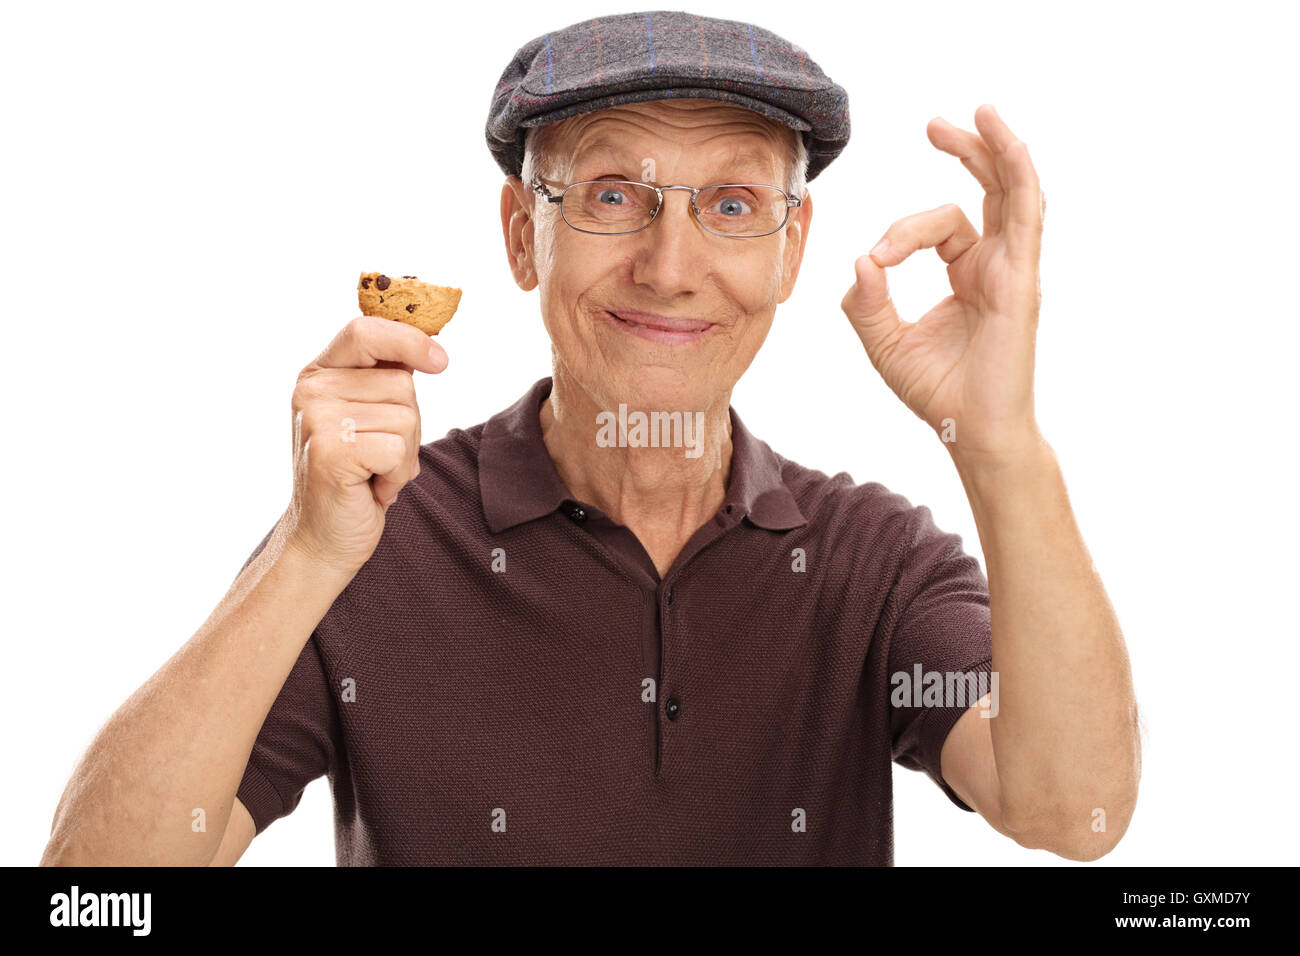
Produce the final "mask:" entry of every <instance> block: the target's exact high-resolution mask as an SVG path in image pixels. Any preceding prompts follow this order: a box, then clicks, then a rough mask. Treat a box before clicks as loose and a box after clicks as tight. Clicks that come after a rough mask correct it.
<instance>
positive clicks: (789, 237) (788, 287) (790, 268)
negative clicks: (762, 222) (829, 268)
mask: <svg viewBox="0 0 1300 956" xmlns="http://www.w3.org/2000/svg"><path fill="white" fill-rule="evenodd" d="M812 205H813V204H812V193H811V192H809V191H808V190H807V189H806V188H805V189H804V191H803V205H801V206H795V207H794V208H793V209H791V210H790V212H791V215H790V221H789V222H787V223H786V224H785V229H784V234H785V249H784V251H783V253H782V257H783V258H782V261H781V296H780V298H778V299H777V300H776V301H777V303H778V304H779V303H781V302H784V301H785V300H786V299H788V298H790V294H791V293H792V292H794V282H795V280H796V279H797V278H799V266H800V265H801V264H802V263H803V250H804V246H805V245H806V244H807V242H808V230H809V229H810V228H811V227H812V213H813V209H812Z"/></svg>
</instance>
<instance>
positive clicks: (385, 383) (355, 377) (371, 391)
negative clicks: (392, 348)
mask: <svg viewBox="0 0 1300 956" xmlns="http://www.w3.org/2000/svg"><path fill="white" fill-rule="evenodd" d="M302 392H303V397H304V398H305V399H306V400H321V401H325V400H331V399H334V400H339V401H345V402H388V403H392V404H396V405H410V406H411V407H412V408H415V407H417V405H416V395H415V380H414V379H413V378H412V377H411V373H410V372H409V371H407V370H405V369H400V368H391V369H390V368H315V367H313V368H309V369H308V370H307V371H306V372H305V373H304V375H303V379H302Z"/></svg>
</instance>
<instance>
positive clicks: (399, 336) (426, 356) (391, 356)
mask: <svg viewBox="0 0 1300 956" xmlns="http://www.w3.org/2000/svg"><path fill="white" fill-rule="evenodd" d="M315 364H316V365H319V366H321V367H322V368H374V367H379V368H404V369H406V370H408V371H413V370H415V369H420V370H421V371H425V372H441V371H442V370H443V369H444V368H446V367H447V353H446V352H445V351H444V350H443V348H442V346H441V345H439V344H438V343H437V342H434V341H433V340H432V339H431V338H430V337H429V336H427V335H425V334H424V333H423V332H421V331H420V330H419V329H417V328H416V327H415V326H413V325H407V324H406V323H405V322H395V321H393V320H392V319H381V318H379V317H378V316H373V315H359V316H357V317H356V318H354V319H353V320H352V321H351V322H349V323H348V324H347V325H345V326H344V327H343V328H342V330H340V332H339V333H338V335H336V336H335V337H334V340H333V341H332V342H330V344H329V345H328V346H326V347H325V350H324V351H323V352H321V354H320V355H319V356H318V357H317V359H316V362H315Z"/></svg>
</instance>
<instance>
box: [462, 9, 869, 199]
mask: <svg viewBox="0 0 1300 956" xmlns="http://www.w3.org/2000/svg"><path fill="white" fill-rule="evenodd" d="M674 96H677V97H702V98H707V99H715V100H722V101H723V102H726V103H734V104H736V105H737V106H743V107H746V108H748V109H751V110H754V111H755V112H758V113H762V114H763V115H764V116H767V117H769V118H770V119H773V120H776V121H777V122H778V123H782V124H784V125H786V126H789V127H790V128H791V129H794V130H797V131H798V132H799V133H800V134H802V136H803V139H804V144H805V145H806V146H807V147H808V180H809V181H811V180H812V179H813V178H815V177H816V176H817V174H818V173H820V172H821V171H822V170H823V169H825V168H826V167H827V166H828V165H830V162H831V160H833V159H834V158H835V157H836V156H838V155H839V154H840V152H841V151H842V150H843V149H844V147H845V146H846V145H847V144H848V141H849V96H848V93H847V92H846V91H845V89H844V87H842V86H839V85H837V84H835V83H834V82H832V81H831V79H830V77H828V76H827V75H826V74H825V73H823V72H822V70H821V67H819V66H818V65H817V64H816V63H814V62H813V61H812V60H811V59H810V58H809V57H808V54H807V52H806V51H804V50H803V49H802V48H800V47H798V46H796V45H795V44H793V43H791V42H790V41H788V40H783V39H782V38H781V37H779V36H777V35H776V34H775V33H772V32H770V31H768V30H764V29H763V28H762V27H757V26H754V25H753V24H749V23H741V22H739V21H737V20H715V19H713V18H711V17H699V16H696V15H695V14H693V13H686V12H684V11H669V10H655V11H652V12H647V13H623V14H619V15H617V16H611V17H600V18H599V19H594V20H584V21H582V22H581V23H575V24H572V25H570V26H567V27H565V28H564V29H563V30H560V31H558V32H556V33H544V34H542V35H541V36H540V37H537V38H536V39H534V40H531V41H529V42H528V43H526V44H524V46H522V47H520V49H519V51H518V52H517V53H516V54H515V55H514V58H513V59H512V60H511V61H510V65H509V66H507V67H506V69H505V72H504V73H502V74H501V80H500V82H499V83H498V84H497V88H496V91H495V92H494V93H493V94H492V108H491V110H490V111H489V112H488V121H487V144H488V149H490V150H491V151H492V155H493V157H494V158H495V159H496V161H497V165H498V166H500V167H501V169H502V171H503V172H505V173H506V175H508V176H518V175H520V173H521V171H522V169H523V163H524V136H525V134H526V133H527V131H528V128H529V127H531V126H545V125H546V124H548V123H555V122H558V121H559V120H562V119H567V118H568V117H570V116H576V115H578V114H579V113H591V112H594V111H595V110H603V109H608V108H609V107H611V106H620V105H622V104H624V103H640V102H643V101H645V100H661V99H667V98H669V97H674Z"/></svg>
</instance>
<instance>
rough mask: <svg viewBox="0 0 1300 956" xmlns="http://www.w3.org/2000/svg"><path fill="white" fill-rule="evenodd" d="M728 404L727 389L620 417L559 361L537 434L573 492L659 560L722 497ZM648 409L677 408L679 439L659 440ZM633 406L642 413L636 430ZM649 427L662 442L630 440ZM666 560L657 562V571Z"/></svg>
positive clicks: (727, 465)
mask: <svg viewBox="0 0 1300 956" xmlns="http://www.w3.org/2000/svg"><path fill="white" fill-rule="evenodd" d="M625 404H628V403H625ZM730 404H731V392H730V390H728V391H727V392H726V393H725V394H720V395H718V396H716V397H715V398H714V399H713V400H711V401H710V402H708V403H707V407H706V408H703V409H684V408H658V409H656V408H637V407H632V406H630V404H629V407H627V408H626V411H625V415H622V416H621V415H620V413H619V408H618V403H617V402H614V403H613V407H607V405H608V403H607V402H605V401H602V400H601V399H598V398H596V397H595V396H593V395H591V394H590V393H589V392H587V391H586V390H585V389H584V388H583V387H582V386H581V385H580V384H579V383H577V382H576V381H574V380H573V379H572V378H571V377H570V376H568V375H567V374H565V373H564V371H563V370H562V369H561V368H560V367H559V366H558V363H557V367H556V369H555V373H554V375H553V376H552V379H551V393H550V395H549V396H547V398H546V401H545V402H543V403H542V408H541V411H540V420H541V427H542V437H543V440H544V441H545V443H546V449H547V451H548V452H549V453H550V456H551V459H552V460H553V461H554V462H555V468H556V471H558V472H559V474H560V477H561V478H562V479H563V480H564V483H565V484H566V485H567V486H568V487H569V491H570V492H572V494H573V496H574V497H575V498H577V499H579V500H580V501H585V502H588V503H590V504H592V505H595V506H596V507H597V508H599V509H600V510H601V511H603V512H604V513H605V514H607V515H609V517H610V518H612V519H613V520H614V521H617V522H618V523H619V524H621V525H624V526H625V527H627V528H629V529H631V530H632V531H633V533H635V534H636V535H637V537H638V538H639V539H640V540H641V542H642V544H643V545H644V546H645V547H646V550H647V551H649V552H650V553H651V555H652V557H655V561H656V564H660V563H661V560H660V557H659V556H656V550H658V551H659V552H660V554H661V555H666V554H667V552H668V551H671V553H672V556H674V557H675V556H676V554H677V551H679V550H680V549H681V546H682V545H684V544H685V543H686V541H687V540H689V539H690V537H691V535H692V534H694V533H695V531H696V530H697V529H698V528H699V527H700V525H702V524H703V523H704V522H705V521H707V520H708V519H710V518H712V517H713V515H714V514H715V513H716V512H717V510H718V508H719V507H720V506H721V504H722V502H723V499H724V498H725V496H726V489H727V482H728V480H729V479H730V476H731V449H732V445H731V415H730V413H729V406H730ZM652 411H661V412H667V413H670V414H671V413H674V412H675V413H678V416H677V417H679V418H680V420H681V429H680V431H674V432H673V435H672V437H673V438H674V439H676V438H680V439H681V440H680V441H679V442H678V443H677V444H676V446H675V447H674V446H673V445H672V444H670V443H668V446H667V447H662V446H663V445H664V444H666V443H667V439H668V438H669V437H670V436H669V434H667V432H668V429H661V428H659V427H658V425H659V423H658V422H656V421H655V420H654V419H652V418H651V417H650V413H651V412H652ZM602 413H603V414H602ZM636 413H644V418H645V419H648V421H646V423H645V427H644V429H643V431H642V433H641V434H638V433H637V430H636V423H637V415H636ZM624 421H625V422H626V431H624V430H623V428H622V422H624ZM652 431H658V432H659V433H660V434H661V435H662V436H663V438H664V439H665V441H661V442H660V445H661V447H633V446H634V445H635V444H637V443H639V442H641V441H644V442H647V443H648V442H649V441H650V435H651V433H652ZM652 545H653V547H652ZM667 565H671V558H669V559H668V560H667ZM667 565H664V566H661V567H660V573H661V574H662V573H664V571H666V569H667Z"/></svg>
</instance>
